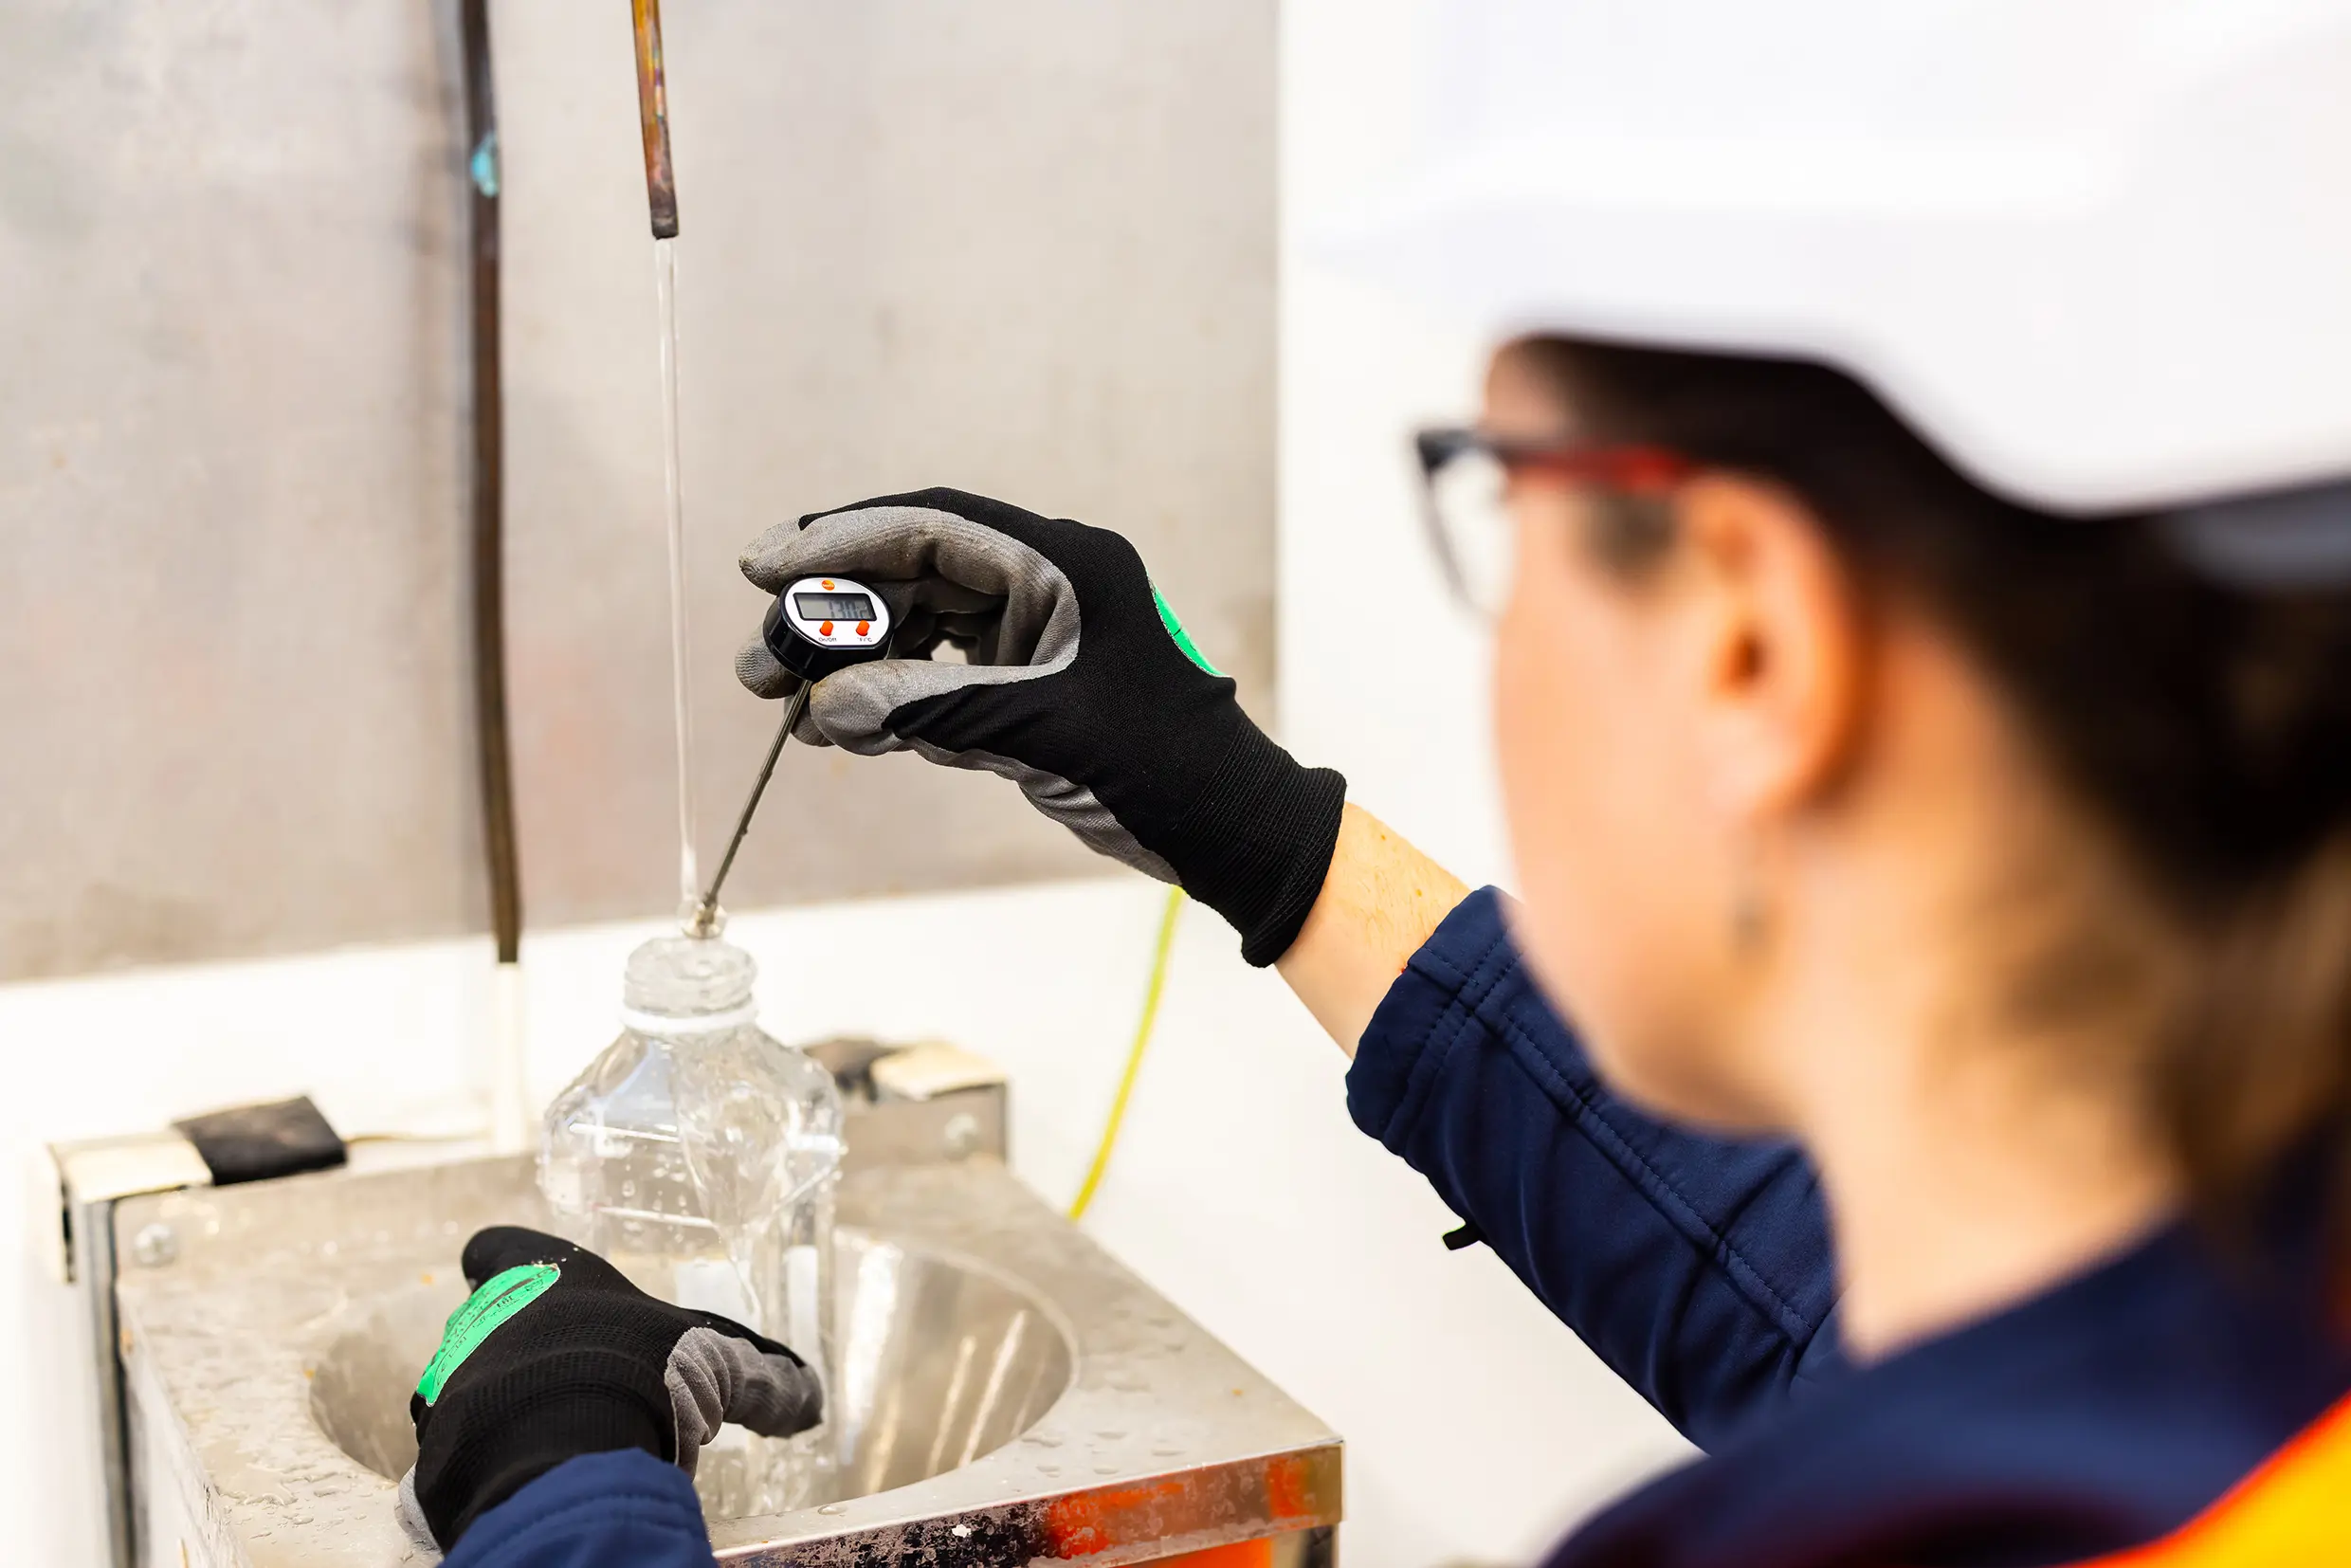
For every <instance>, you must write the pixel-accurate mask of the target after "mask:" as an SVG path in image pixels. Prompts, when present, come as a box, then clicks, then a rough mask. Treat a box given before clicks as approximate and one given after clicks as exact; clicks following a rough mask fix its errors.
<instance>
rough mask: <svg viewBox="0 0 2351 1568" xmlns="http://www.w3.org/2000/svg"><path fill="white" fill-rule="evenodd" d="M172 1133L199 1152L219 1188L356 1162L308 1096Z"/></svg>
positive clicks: (246, 1108)
mask: <svg viewBox="0 0 2351 1568" xmlns="http://www.w3.org/2000/svg"><path fill="white" fill-rule="evenodd" d="M172 1127H173V1130H174V1131H175V1132H177V1133H178V1134H179V1135H180V1136H181V1137H182V1138H185V1139H186V1140H188V1141H189V1142H191V1143H192V1144H194V1145H195V1146H196V1153H197V1154H199V1155H201V1156H203V1157H204V1163H205V1166H206V1167H207V1168H208V1169H209V1170H210V1171H211V1173H212V1185H213V1186H215V1187H233V1186H235V1185H236V1184H237V1183H238V1182H240V1181H266V1180H268V1179H270V1178H271V1177H272V1176H299V1175H301V1173H302V1172H304V1171H331V1170H333V1169H334V1168H335V1167H336V1166H337V1165H340V1164H342V1163H343V1162H344V1161H345V1160H346V1159H347V1158H350V1157H349V1155H348V1154H347V1153H346V1151H345V1150H344V1147H343V1140H342V1139H341V1138H340V1137H339V1136H337V1133H336V1131H335V1129H334V1128H333V1127H331V1126H329V1125H327V1120H326V1118H325V1117H323V1116H321V1115H319V1107H318V1106H316V1105H314V1104H312V1103H310V1097H309V1096H308V1095H303V1096H302V1097H301V1098H300V1099H297V1100H281V1101H279V1102H278V1103H275V1104H272V1105H239V1106H237V1107H236V1108H235V1109H233V1110H226V1111H214V1112H213V1113H212V1114H211V1115H210V1116H193V1117H190V1118H189V1119H188V1120H187V1121H174V1122H173V1123H172Z"/></svg>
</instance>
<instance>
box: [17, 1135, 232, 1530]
mask: <svg viewBox="0 0 2351 1568" xmlns="http://www.w3.org/2000/svg"><path fill="white" fill-rule="evenodd" d="M49 1161H50V1164H51V1165H52V1167H53V1168H54V1169H55V1170H56V1173H57V1211H58V1228H57V1231H56V1232H55V1233H54V1237H53V1245H52V1246H51V1247H50V1248H49V1249H48V1254H49V1267H50V1269H51V1271H52V1272H53V1273H54V1274H55V1275H56V1277H57V1280H58V1282H59V1283H60V1284H62V1285H73V1286H76V1287H78V1288H79V1289H80V1290H81V1292H82V1308H83V1310H84V1311H85V1312H87V1313H88V1314H89V1324H90V1355H91V1359H92V1361H93V1363H94V1364H93V1366H92V1369H91V1370H92V1371H93V1372H94V1373H95V1374H96V1376H97V1384H96V1386H97V1389H98V1441H99V1463H100V1468H102V1470H103V1471H104V1474H105V1478H106V1535H107V1541H108V1545H109V1548H110V1550H111V1553H112V1560H113V1562H114V1565H115V1568H132V1564H133V1563H134V1562H135V1561H136V1560H137V1559H136V1557H135V1556H134V1553H135V1551H136V1542H135V1541H133V1539H132V1523H131V1434H130V1423H129V1421H128V1419H127V1418H126V1415H125V1413H124V1410H123V1402H122V1351H121V1347H120V1346H119V1345H118V1344H117V1343H116V1336H117V1333H118V1327H117V1323H116V1319H115V1276H116V1273H117V1271H118V1267H119V1260H118V1258H117V1256H116V1253H115V1227H114V1211H115V1205H116V1204H117V1203H118V1202H119V1201H121V1200H122V1199H123V1198H126V1197H136V1196H137V1195H139V1194H143V1193H167V1192H173V1191H176V1190H178V1189H180V1188H183V1187H209V1186H210V1185H211V1184H212V1173H211V1172H210V1170H208V1169H206V1167H205V1163H204V1158H203V1156H201V1155H199V1154H197V1153H196V1146H195V1145H194V1144H192V1143H191V1142H189V1141H188V1140H186V1139H185V1138H182V1137H181V1136H180V1135H179V1134H177V1133H175V1132H157V1133H138V1134H134V1135H132V1136H130V1137H127V1138H99V1139H88V1140H82V1141H81V1142H76V1143H52V1144H50V1145H49Z"/></svg>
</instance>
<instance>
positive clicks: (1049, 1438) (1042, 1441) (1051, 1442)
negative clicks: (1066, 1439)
mask: <svg viewBox="0 0 2351 1568" xmlns="http://www.w3.org/2000/svg"><path fill="white" fill-rule="evenodd" d="M1021 1441H1022V1442H1024V1443H1028V1444H1030V1445H1032V1446H1034V1447H1036V1448H1040V1449H1058V1448H1060V1447H1061V1439H1060V1438H1058V1437H1056V1436H1054V1435H1053V1434H1052V1433H1051V1432H1049V1431H1032V1432H1030V1434H1029V1435H1028V1436H1026V1437H1024V1438H1022V1439H1021Z"/></svg>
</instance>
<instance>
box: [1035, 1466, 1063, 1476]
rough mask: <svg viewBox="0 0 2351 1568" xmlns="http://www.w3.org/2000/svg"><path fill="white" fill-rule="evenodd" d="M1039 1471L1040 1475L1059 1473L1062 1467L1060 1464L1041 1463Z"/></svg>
mask: <svg viewBox="0 0 2351 1568" xmlns="http://www.w3.org/2000/svg"><path fill="white" fill-rule="evenodd" d="M1037 1473H1038V1474H1039V1475H1059V1474H1061V1467H1060V1466H1059V1465H1039V1466H1038V1467H1037Z"/></svg>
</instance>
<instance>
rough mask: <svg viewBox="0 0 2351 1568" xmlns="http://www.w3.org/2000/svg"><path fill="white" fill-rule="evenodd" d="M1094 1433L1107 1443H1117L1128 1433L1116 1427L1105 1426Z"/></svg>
mask: <svg viewBox="0 0 2351 1568" xmlns="http://www.w3.org/2000/svg"><path fill="white" fill-rule="evenodd" d="M1094 1435H1095V1436H1097V1437H1099V1438H1101V1439H1102V1440H1103V1442H1105V1443H1116V1442H1117V1441H1118V1440H1119V1439H1120V1438H1121V1437H1124V1436H1125V1435H1126V1433H1125V1432H1123V1431H1120V1430H1119V1429H1118V1428H1116V1427H1104V1428H1103V1430H1102V1431H1098V1432H1096V1433H1095V1434H1094Z"/></svg>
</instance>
